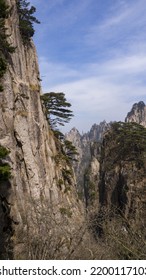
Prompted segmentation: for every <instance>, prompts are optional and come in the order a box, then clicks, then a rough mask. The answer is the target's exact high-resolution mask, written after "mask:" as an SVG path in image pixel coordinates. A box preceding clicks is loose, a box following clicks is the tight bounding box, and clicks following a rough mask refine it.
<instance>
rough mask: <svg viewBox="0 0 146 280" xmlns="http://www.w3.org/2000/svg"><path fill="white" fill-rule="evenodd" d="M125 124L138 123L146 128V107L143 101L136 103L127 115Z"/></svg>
mask: <svg viewBox="0 0 146 280" xmlns="http://www.w3.org/2000/svg"><path fill="white" fill-rule="evenodd" d="M125 122H136V123H138V124H141V125H143V126H144V127H146V105H145V103H144V102H143V101H140V102H138V103H135V104H134V105H133V107H132V109H131V111H130V112H129V113H128V114H127V117H126V119H125Z"/></svg>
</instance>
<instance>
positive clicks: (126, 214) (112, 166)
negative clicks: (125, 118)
mask: <svg viewBox="0 0 146 280" xmlns="http://www.w3.org/2000/svg"><path fill="white" fill-rule="evenodd" d="M145 174H146V129H145V128H144V127H143V126H141V125H138V124H136V123H114V124H113V125H112V128H111V130H109V131H108V133H106V134H105V136H104V139H103V144H102V147H101V160H100V183H99V203H100V216H101V215H105V217H107V216H108V215H110V216H108V217H114V216H115V215H116V214H119V215H121V216H122V217H123V221H124V222H125V221H126V222H127V223H128V225H129V224H130V225H131V224H134V225H135V229H136V226H137V228H141V227H142V228H143V227H144V226H145V225H146V193H145V188H146V177H145Z"/></svg>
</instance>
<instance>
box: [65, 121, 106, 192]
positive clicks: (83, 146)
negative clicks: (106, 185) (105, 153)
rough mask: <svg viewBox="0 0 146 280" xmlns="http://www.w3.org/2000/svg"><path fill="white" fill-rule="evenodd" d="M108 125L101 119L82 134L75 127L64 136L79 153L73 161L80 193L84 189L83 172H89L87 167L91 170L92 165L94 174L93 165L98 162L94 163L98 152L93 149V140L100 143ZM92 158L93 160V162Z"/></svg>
mask: <svg viewBox="0 0 146 280" xmlns="http://www.w3.org/2000/svg"><path fill="white" fill-rule="evenodd" d="M109 126H110V125H109V124H108V123H106V122H105V121H103V122H101V123H100V124H94V125H93V126H92V127H91V129H90V131H89V132H87V133H84V134H82V135H81V134H80V133H79V131H78V130H77V129H76V128H73V129H72V130H71V131H70V132H69V133H67V135H66V138H67V139H68V140H70V141H71V142H72V143H73V145H74V146H75V147H76V149H77V152H78V154H79V155H78V156H77V157H76V158H77V160H78V161H77V162H75V163H74V170H75V174H76V178H77V186H78V190H79V192H81V193H82V192H83V189H84V179H85V178H84V175H85V173H89V172H88V168H89V169H90V171H91V169H92V166H93V172H92V171H91V173H93V174H94V173H95V171H94V169H95V168H94V166H95V164H97V165H98V163H95V158H96V155H97V153H99V152H97V150H96V149H94V142H98V143H100V142H101V141H102V138H103V134H104V132H105V131H106V130H107V129H108V128H109ZM95 154H96V155H95ZM92 160H93V161H94V162H93V163H92ZM96 161H98V159H96Z"/></svg>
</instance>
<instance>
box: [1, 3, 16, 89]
mask: <svg viewBox="0 0 146 280" xmlns="http://www.w3.org/2000/svg"><path fill="white" fill-rule="evenodd" d="M9 14H10V10H9V6H8V5H7V4H6V3H5V0H0V79H1V78H3V76H4V74H5V72H6V69H7V59H8V54H9V53H12V52H14V50H15V48H14V47H13V46H12V45H11V44H10V43H9V42H8V38H9V36H10V34H8V33H7V29H6V28H5V20H6V19H7V18H8V16H9ZM0 91H3V86H2V85H1V83H0Z"/></svg>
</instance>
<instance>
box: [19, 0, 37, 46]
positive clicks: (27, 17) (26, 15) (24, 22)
mask: <svg viewBox="0 0 146 280" xmlns="http://www.w3.org/2000/svg"><path fill="white" fill-rule="evenodd" d="M29 5H30V2H27V1H26V0H17V10H18V15H19V28H20V33H21V36H22V39H23V41H24V43H29V42H30V39H31V37H33V35H34V32H35V30H34V27H33V23H40V22H39V20H37V19H36V17H34V15H33V14H34V13H35V12H36V8H35V7H34V6H31V7H30V8H29Z"/></svg>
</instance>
